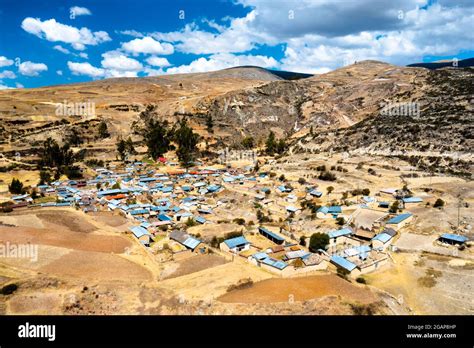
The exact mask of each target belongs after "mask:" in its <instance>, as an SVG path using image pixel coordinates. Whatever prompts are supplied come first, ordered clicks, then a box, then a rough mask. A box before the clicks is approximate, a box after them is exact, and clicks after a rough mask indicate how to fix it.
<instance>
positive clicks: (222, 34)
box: [151, 11, 277, 54]
mask: <svg viewBox="0 0 474 348" xmlns="http://www.w3.org/2000/svg"><path fill="white" fill-rule="evenodd" d="M256 16H257V13H256V12H255V11H251V12H250V13H248V14H247V15H246V16H245V17H243V18H234V19H232V20H230V24H229V26H228V27H224V26H222V25H218V24H216V23H215V22H214V21H207V20H205V21H204V23H206V24H207V25H208V26H209V27H210V28H211V29H214V30H216V31H217V32H210V31H206V30H203V29H200V28H199V26H198V25H197V24H196V23H191V24H187V25H186V26H185V27H184V28H183V29H182V30H180V31H175V32H169V33H162V32H156V33H152V34H151V36H153V37H154V38H156V39H158V40H165V41H169V42H172V43H175V46H176V49H177V50H178V51H180V52H185V53H193V54H213V53H236V52H245V51H249V50H251V49H253V48H255V47H256V45H257V43H273V44H276V43H277V42H276V41H275V39H274V38H272V36H271V35H269V34H267V33H265V32H263V31H260V32H259V31H255V30H253V29H252V27H251V26H250V23H251V22H253V21H254V20H255V18H256Z"/></svg>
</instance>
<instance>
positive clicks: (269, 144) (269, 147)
mask: <svg viewBox="0 0 474 348" xmlns="http://www.w3.org/2000/svg"><path fill="white" fill-rule="evenodd" d="M265 147H266V152H267V154H268V155H273V154H274V153H275V151H276V148H277V142H276V139H275V133H273V132H272V131H270V134H268V138H267V141H266V142H265Z"/></svg>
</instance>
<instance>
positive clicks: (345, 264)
mask: <svg viewBox="0 0 474 348" xmlns="http://www.w3.org/2000/svg"><path fill="white" fill-rule="evenodd" d="M331 262H332V263H335V264H336V265H337V266H339V267H342V268H344V269H346V270H348V271H349V272H352V270H353V269H354V268H356V267H357V266H356V265H354V264H353V263H352V262H350V261H347V260H346V259H345V258H343V257H341V256H337V255H334V256H331Z"/></svg>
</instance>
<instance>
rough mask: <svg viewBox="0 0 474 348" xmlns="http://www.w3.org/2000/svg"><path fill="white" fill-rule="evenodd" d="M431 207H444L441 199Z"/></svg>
mask: <svg viewBox="0 0 474 348" xmlns="http://www.w3.org/2000/svg"><path fill="white" fill-rule="evenodd" d="M433 207H435V208H439V207H444V201H443V200H442V199H441V198H438V199H437V200H436V202H435V203H434V204H433Z"/></svg>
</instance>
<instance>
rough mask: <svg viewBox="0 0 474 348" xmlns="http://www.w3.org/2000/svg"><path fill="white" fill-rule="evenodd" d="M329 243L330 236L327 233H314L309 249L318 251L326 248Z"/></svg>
mask: <svg viewBox="0 0 474 348" xmlns="http://www.w3.org/2000/svg"><path fill="white" fill-rule="evenodd" d="M328 244H329V236H328V235H327V234H325V233H319V232H318V233H313V234H312V235H311V238H310V239H309V250H310V251H312V252H316V251H317V250H318V249H323V250H325V249H326V247H327V245H328Z"/></svg>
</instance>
